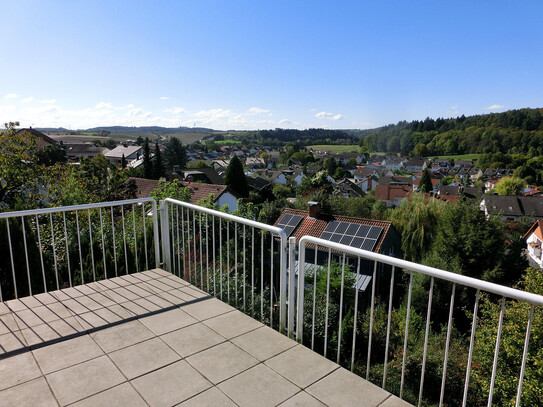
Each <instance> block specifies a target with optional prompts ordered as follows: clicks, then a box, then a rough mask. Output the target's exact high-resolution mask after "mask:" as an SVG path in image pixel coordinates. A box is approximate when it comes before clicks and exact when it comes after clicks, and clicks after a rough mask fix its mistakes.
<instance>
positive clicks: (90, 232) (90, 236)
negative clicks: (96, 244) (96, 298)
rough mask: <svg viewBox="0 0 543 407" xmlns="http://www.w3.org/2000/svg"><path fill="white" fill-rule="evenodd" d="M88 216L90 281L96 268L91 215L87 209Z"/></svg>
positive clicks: (94, 278) (94, 277) (93, 278)
mask: <svg viewBox="0 0 543 407" xmlns="http://www.w3.org/2000/svg"><path fill="white" fill-rule="evenodd" d="M87 214H88V217H89V246H90V251H91V261H92V281H96V269H95V268H94V249H93V247H92V246H93V245H92V223H91V216H90V209H89V210H88V211H87Z"/></svg>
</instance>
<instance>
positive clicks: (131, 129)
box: [37, 126, 216, 134]
mask: <svg viewBox="0 0 543 407" xmlns="http://www.w3.org/2000/svg"><path fill="white" fill-rule="evenodd" d="M37 130H39V131H44V132H49V133H64V132H72V133H81V132H85V133H87V132H88V133H101V132H102V131H107V132H110V133H123V134H148V133H155V134H157V133H158V134H164V133H213V132H215V131H216V130H213V129H207V128H205V127H160V126H143V127H135V126H103V127H93V128H91V129H78V130H69V129H65V128H64V127H58V128H52V127H40V128H38V129H37Z"/></svg>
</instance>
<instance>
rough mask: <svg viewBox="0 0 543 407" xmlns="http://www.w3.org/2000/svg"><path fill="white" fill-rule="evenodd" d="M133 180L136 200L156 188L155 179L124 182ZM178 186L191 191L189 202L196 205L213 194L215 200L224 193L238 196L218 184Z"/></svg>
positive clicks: (145, 196) (147, 195) (149, 193)
mask: <svg viewBox="0 0 543 407" xmlns="http://www.w3.org/2000/svg"><path fill="white" fill-rule="evenodd" d="M130 180H134V181H135V182H136V185H137V191H136V197H137V198H147V197H149V196H150V195H151V192H152V191H153V190H154V189H156V188H157V187H158V180H156V179H147V178H136V177H130V178H128V179H127V180H126V181H127V182H128V181H130ZM179 184H181V185H182V186H184V187H186V188H189V189H190V191H191V196H190V202H191V203H193V204H197V203H198V201H200V200H201V199H202V198H207V197H209V195H211V194H213V195H214V196H215V200H217V199H219V197H220V196H221V195H222V194H224V193H225V192H230V193H231V194H232V195H234V196H235V197H236V198H239V196H238V194H236V193H235V192H234V191H232V190H231V189H230V188H228V187H227V186H226V185H218V184H201V183H198V182H184V181H179Z"/></svg>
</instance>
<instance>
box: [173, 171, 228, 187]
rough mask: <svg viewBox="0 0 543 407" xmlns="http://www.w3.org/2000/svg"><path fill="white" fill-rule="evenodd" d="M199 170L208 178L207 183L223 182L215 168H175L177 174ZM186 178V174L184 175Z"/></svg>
mask: <svg viewBox="0 0 543 407" xmlns="http://www.w3.org/2000/svg"><path fill="white" fill-rule="evenodd" d="M195 171H197V172H201V173H203V174H204V175H205V177H206V178H207V179H208V181H209V182H208V183H209V184H224V179H223V178H222V177H221V176H220V175H219V173H218V172H217V170H215V168H207V167H204V168H183V169H180V170H177V171H176V172H177V173H178V174H179V175H182V174H185V173H187V172H195ZM185 178H186V176H185Z"/></svg>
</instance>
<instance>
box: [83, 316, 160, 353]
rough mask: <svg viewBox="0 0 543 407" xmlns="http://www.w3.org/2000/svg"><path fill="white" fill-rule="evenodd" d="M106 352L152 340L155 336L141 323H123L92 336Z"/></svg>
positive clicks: (94, 333)
mask: <svg viewBox="0 0 543 407" xmlns="http://www.w3.org/2000/svg"><path fill="white" fill-rule="evenodd" d="M90 335H91V337H92V339H94V340H95V341H96V342H97V343H98V345H100V347H101V348H102V349H103V350H104V352H106V353H108V352H112V351H115V350H118V349H122V348H125V347H127V346H130V345H134V344H135V343H138V342H142V341H144V340H147V339H150V338H152V337H153V336H154V335H153V333H152V332H151V331H149V330H148V329H147V328H146V327H145V326H144V325H142V324H141V323H140V322H139V321H130V322H123V323H122V324H119V325H115V326H112V327H110V328H106V329H103V330H100V331H96V332H93V333H91V334H90Z"/></svg>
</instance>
